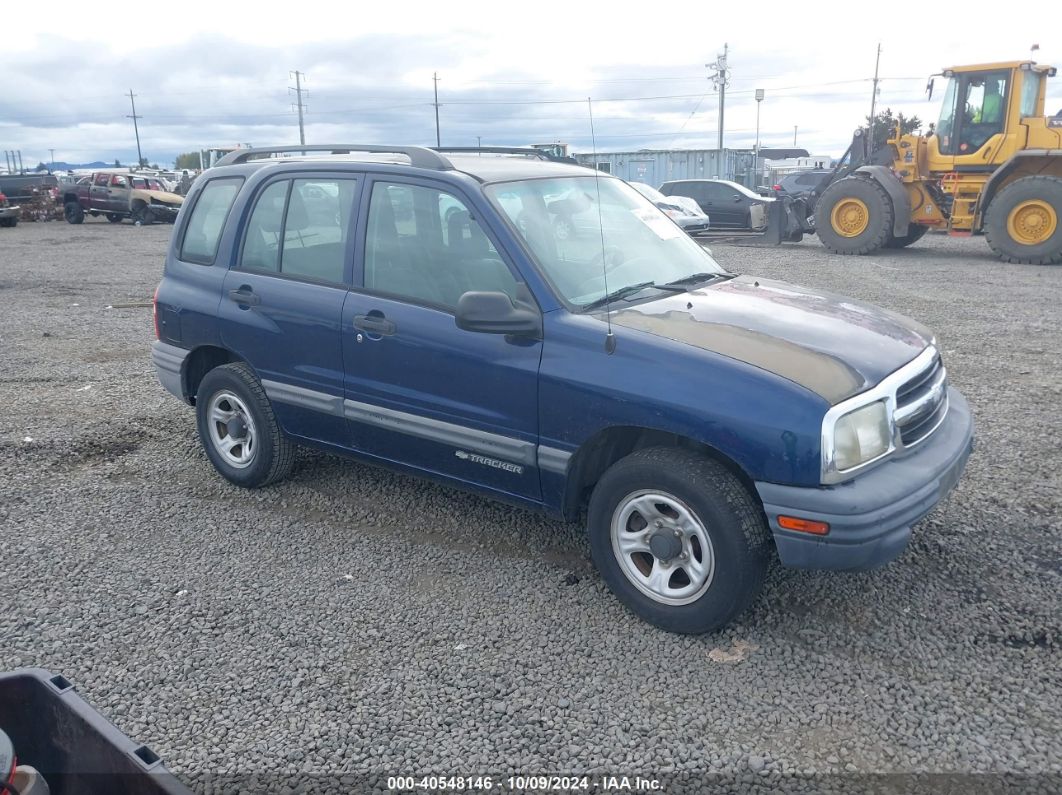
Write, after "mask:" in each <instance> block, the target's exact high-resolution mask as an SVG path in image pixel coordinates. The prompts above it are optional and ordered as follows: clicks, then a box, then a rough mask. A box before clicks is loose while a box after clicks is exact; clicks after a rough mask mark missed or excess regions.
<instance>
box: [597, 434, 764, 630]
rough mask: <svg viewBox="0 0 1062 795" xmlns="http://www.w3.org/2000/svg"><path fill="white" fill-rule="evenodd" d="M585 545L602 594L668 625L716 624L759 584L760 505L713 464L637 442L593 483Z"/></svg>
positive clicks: (761, 554)
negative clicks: (607, 592)
mask: <svg viewBox="0 0 1062 795" xmlns="http://www.w3.org/2000/svg"><path fill="white" fill-rule="evenodd" d="M588 521H589V533H590V550H591V554H592V555H593V558H594V563H595V565H596V566H597V568H598V570H599V571H600V572H601V576H602V577H603V578H604V580H605V582H606V583H607V584H608V586H609V588H610V589H611V590H612V592H613V593H614V594H615V595H616V596H617V597H618V598H619V600H620V601H621V602H623V603H624V604H625V605H626V606H627V607H628V608H630V609H631V610H632V611H633V612H634V613H636V614H637V615H639V616H640V617H641V618H643V619H645V620H646V621H648V622H649V623H651V624H655V625H656V626H658V627H660V628H662V629H666V630H669V631H671V632H684V633H699V632H710V631H713V630H716V629H719V628H721V627H723V626H725V625H726V624H728V623H729V622H730V621H732V620H733V619H734V618H736V617H737V616H738V615H740V614H741V613H742V612H743V611H744V610H745V608H747V607H748V606H749V605H750V604H751V603H752V601H753V600H754V599H755V597H756V595H757V594H758V593H759V591H760V588H761V587H762V585H763V580H764V576H765V575H766V571H767V560H768V551H769V548H770V547H769V533H768V530H767V527H766V524H765V521H764V518H763V514H762V511H760V509H759V506H758V505H757V503H756V502H755V500H753V498H752V496H751V495H750V494H749V493H748V491H747V490H746V489H745V487H744V486H743V485H742V484H741V482H740V481H739V480H738V479H737V478H736V477H735V476H734V475H732V474H731V473H730V472H729V471H727V470H726V468H725V467H723V466H722V465H721V464H719V463H717V462H716V461H713V460H711V459H709V458H706V457H704V456H701V455H698V454H696V453H693V452H690V451H687V450H678V449H674V448H665V447H654V448H647V449H645V450H639V451H637V452H635V453H632V454H631V455H629V456H627V457H626V458H623V459H621V460H620V461H618V462H616V463H615V464H613V465H612V467H611V468H610V469H609V470H608V471H607V472H605V474H604V475H603V476H602V477H601V480H599V481H598V483H597V486H596V487H595V488H594V492H593V495H592V497H591V499H590V509H589V516H588Z"/></svg>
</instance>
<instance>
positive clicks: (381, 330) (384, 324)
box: [354, 315, 397, 337]
mask: <svg viewBox="0 0 1062 795" xmlns="http://www.w3.org/2000/svg"><path fill="white" fill-rule="evenodd" d="M354 328H356V329H358V331H364V332H365V333H366V334H378V335H380V336H381V337H390V336H391V335H392V334H394V333H395V331H396V329H397V327H396V326H395V324H394V323H392V322H391V321H390V320H388V319H387V318H385V317H384V316H383V315H354Z"/></svg>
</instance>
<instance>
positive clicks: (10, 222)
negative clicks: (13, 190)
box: [0, 215, 18, 227]
mask: <svg viewBox="0 0 1062 795" xmlns="http://www.w3.org/2000/svg"><path fill="white" fill-rule="evenodd" d="M0 226H6V227H12V226H18V216H17V215H13V216H11V217H10V218H0Z"/></svg>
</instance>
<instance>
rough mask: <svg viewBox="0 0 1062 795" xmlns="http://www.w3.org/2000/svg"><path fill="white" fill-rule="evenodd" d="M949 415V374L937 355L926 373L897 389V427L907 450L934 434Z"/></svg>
mask: <svg viewBox="0 0 1062 795" xmlns="http://www.w3.org/2000/svg"><path fill="white" fill-rule="evenodd" d="M947 413H948V373H947V370H945V369H944V364H943V362H941V361H940V357H939V356H937V357H935V358H934V359H933V362H932V363H931V364H930V365H929V367H927V368H926V369H925V370H923V371H922V372H920V373H919V374H918V375H916V376H915V377H914V378H912V379H910V380H909V381H907V382H905V383H904V384H902V385H901V386H900V388H899V389H897V390H896V415H895V416H896V426H897V427H898V428H899V429H900V440H901V441H902V442H903V446H904V447H911V446H912V445H916V444H918V443H919V442H921V441H922V440H923V439H925V438H926V437H927V436H929V435H930V434H931V433H933V431H935V430H936V429H937V428H938V427H939V426H940V423H941V422H942V421H943V419H944V416H945V415H946V414H947Z"/></svg>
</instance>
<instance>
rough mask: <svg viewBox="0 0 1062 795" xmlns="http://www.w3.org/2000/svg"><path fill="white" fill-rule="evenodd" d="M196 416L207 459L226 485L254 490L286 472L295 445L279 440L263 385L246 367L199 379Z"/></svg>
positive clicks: (220, 370)
mask: <svg viewBox="0 0 1062 795" xmlns="http://www.w3.org/2000/svg"><path fill="white" fill-rule="evenodd" d="M195 414H196V425H197V427H198V430H199V440H200V442H202V445H203V450H204V451H205V452H206V454H207V458H209V459H210V463H212V464H213V465H214V468H215V469H216V470H217V471H218V472H219V473H220V474H221V476H222V477H224V478H225V479H226V480H228V481H229V482H230V483H234V484H235V485H237V486H242V487H243V488H247V489H256V488H260V487H262V486H268V485H269V484H270V483H274V482H276V481H278V480H280V479H282V478H284V477H286V476H287V475H288V473H289V472H291V466H292V463H293V462H294V460H295V445H294V444H293V443H292V441H291V440H290V439H288V437H287V436H285V435H284V432H283V431H282V430H281V428H280V425H279V424H278V423H277V419H276V415H275V414H274V413H273V406H272V404H271V403H270V402H269V398H268V397H267V396H266V393H265V389H263V388H262V383H261V382H260V381H259V380H258V377H257V376H255V374H254V371H253V370H251V368H250V367H248V366H247V365H246V364H244V363H242V362H236V363H233V364H226V365H223V366H221V367H215V368H214V369H213V370H211V371H210V372H209V373H207V374H206V375H205V376H203V380H202V381H201V382H200V384H199V391H198V392H197V394H196V401H195Z"/></svg>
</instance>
